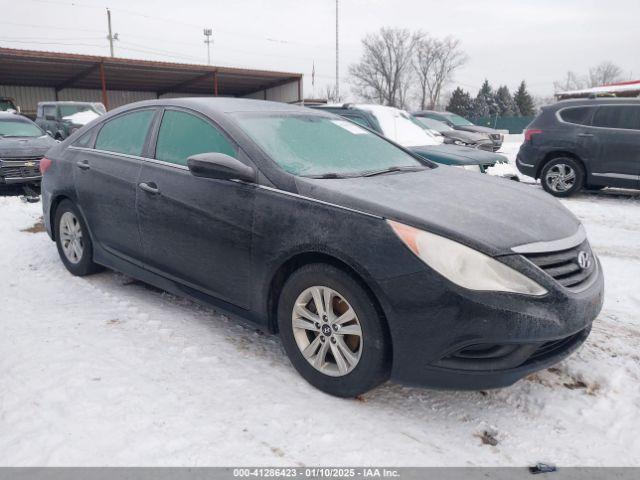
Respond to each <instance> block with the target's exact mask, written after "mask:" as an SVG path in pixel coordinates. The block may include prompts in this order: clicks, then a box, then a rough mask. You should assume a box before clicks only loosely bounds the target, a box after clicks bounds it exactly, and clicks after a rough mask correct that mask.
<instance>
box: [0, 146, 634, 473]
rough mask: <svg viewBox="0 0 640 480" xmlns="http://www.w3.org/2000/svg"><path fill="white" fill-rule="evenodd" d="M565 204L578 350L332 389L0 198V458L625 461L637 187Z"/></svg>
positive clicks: (251, 333) (630, 458)
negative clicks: (523, 374)
mask: <svg viewBox="0 0 640 480" xmlns="http://www.w3.org/2000/svg"><path fill="white" fill-rule="evenodd" d="M516 140H517V139H516ZM504 150H505V152H506V153H507V155H509V157H510V158H511V159H513V155H514V152H515V151H517V141H514V142H508V143H507V144H505V148H504ZM505 181H506V180H505ZM531 188H539V187H538V186H532V187H531ZM564 203H565V205H567V207H569V208H570V209H571V210H572V211H573V212H575V213H576V215H578V216H579V217H580V218H581V219H582V220H583V222H584V224H585V226H586V228H587V231H588V234H589V236H590V238H591V241H592V243H593V247H594V250H595V251H596V252H597V253H598V254H599V255H600V258H601V260H602V263H603V266H604V270H605V277H606V283H607V287H606V288H607V293H606V301H605V306H604V310H603V312H602V314H601V315H600V317H599V318H598V319H597V321H596V322H595V324H594V329H593V333H592V335H591V336H590V338H589V339H588V341H587V343H586V344H585V346H584V347H583V348H582V349H581V350H579V351H578V352H577V353H576V354H574V355H573V356H571V357H570V358H569V359H567V360H565V361H564V362H562V363H561V364H559V365H557V366H556V367H554V368H552V369H549V370H546V371H543V372H540V373H538V374H535V375H532V376H530V377H528V378H527V379H525V380H522V381H520V382H518V383H517V384H516V385H514V386H512V387H510V388H506V389H503V390H497V391H489V392H439V391H429V390H425V389H417V388H407V387H403V386H400V385H395V384H387V385H384V386H382V387H381V388H379V389H377V390H375V391H373V392H371V393H369V394H368V395H366V396H365V397H364V398H362V399H360V400H341V399H336V398H332V397H329V396H327V395H325V394H323V393H321V392H319V391H317V390H314V389H313V388H312V387H310V386H309V385H307V384H306V383H305V381H304V380H302V379H301V378H300V377H299V376H298V375H297V374H296V372H295V371H294V370H293V368H292V367H291V366H290V364H289V362H288V360H287V359H286V357H285V355H284V353H283V351H282V349H281V347H280V344H279V342H278V339H277V338H275V337H271V336H269V335H266V334H264V333H262V332H260V331H258V330H256V329H252V328H246V327H243V326H240V325H237V324H235V323H233V322H231V321H229V320H227V319H225V318H223V317H222V316H220V315H218V314H216V313H215V312H214V311H213V310H211V309H207V308H204V307H201V306H197V305H194V304H192V303H191V302H189V301H185V300H183V299H180V298H176V297H174V296H171V295H168V294H166V293H162V292H159V291H156V290H154V289H152V288H151V287H147V286H145V285H143V284H140V283H138V282H134V281H132V280H131V279H129V278H127V277H125V276H122V275H120V274H116V273H113V272H104V273H100V274H98V275H95V276H92V277H87V278H75V277H72V276H71V275H70V274H68V273H67V272H66V270H65V269H64V267H63V266H62V263H61V262H60V261H59V260H58V254H57V251H56V249H55V245H54V244H53V243H52V242H50V241H49V239H48V237H47V235H46V233H43V232H42V231H40V228H38V223H39V217H40V213H41V212H40V208H41V206H40V204H24V203H22V202H21V201H20V200H19V199H17V198H0V220H1V221H0V245H2V253H1V254H0V290H1V291H2V293H3V299H2V303H1V304H0V332H1V335H0V465H197V466H201V465H296V466H302V465H327V464H328V465H371V464H377V465H380V464H383V465H413V466H418V465H485V466H489V465H526V464H532V463H535V462H539V461H542V462H547V463H555V464H558V465H640V436H639V435H638V431H640V318H639V315H638V312H639V311H640V288H639V286H640V195H638V194H637V193H632V192H613V193H612V192H609V191H607V192H604V193H601V194H582V195H578V196H576V197H575V198H572V199H570V200H566V201H564ZM34 225H35V228H34ZM483 437H484V440H485V441H483ZM492 439H495V440H496V441H497V444H496V445H495V446H492V445H490V444H489V443H493V440H492ZM485 442H487V443H485Z"/></svg>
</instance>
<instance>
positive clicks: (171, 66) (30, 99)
mask: <svg viewBox="0 0 640 480" xmlns="http://www.w3.org/2000/svg"><path fill="white" fill-rule="evenodd" d="M74 92H75V93H76V95H74ZM2 95H4V96H12V97H14V98H15V99H16V101H17V103H18V104H21V103H22V104H23V105H24V107H23V109H25V107H26V110H27V111H31V110H32V109H33V110H34V109H35V103H37V101H46V100H83V101H101V102H102V103H103V104H104V105H105V107H107V109H108V108H110V107H111V108H113V107H117V106H120V105H123V104H125V103H129V102H131V101H136V100H144V99H149V98H160V97H161V96H179V95H185V96H186V95H214V96H218V95H220V96H232V97H249V98H259V99H264V100H275V101H282V102H288V103H292V102H299V101H300V100H301V99H302V74H300V73H288V72H275V71H267V70H252V69H246V68H232V67H219V66H209V65H194V64H183V63H171V62H159V61H150V60H134V59H128V58H118V57H116V58H113V57H102V56H93V55H78V54H70V53H58V52H43V51H34V50H21V49H11V48H0V96H2ZM42 97H46V98H42ZM74 97H75V98H74Z"/></svg>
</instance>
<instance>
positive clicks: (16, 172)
mask: <svg viewBox="0 0 640 480" xmlns="http://www.w3.org/2000/svg"><path fill="white" fill-rule="evenodd" d="M41 158H42V157H22V158H15V157H14V158H6V157H3V158H2V159H0V177H4V178H5V179H13V178H29V177H39V176H40V159H41Z"/></svg>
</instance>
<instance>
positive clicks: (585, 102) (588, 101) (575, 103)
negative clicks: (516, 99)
mask: <svg viewBox="0 0 640 480" xmlns="http://www.w3.org/2000/svg"><path fill="white" fill-rule="evenodd" d="M620 104H634V105H636V104H637V105H640V98H624V97H622V98H620V97H600V98H573V99H568V100H560V101H558V102H556V103H554V104H551V105H545V106H544V107H543V108H545V109H547V110H549V109H551V110H555V109H560V108H565V107H584V106H587V107H588V106H599V105H620Z"/></svg>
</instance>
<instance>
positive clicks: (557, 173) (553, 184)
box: [545, 163, 576, 193]
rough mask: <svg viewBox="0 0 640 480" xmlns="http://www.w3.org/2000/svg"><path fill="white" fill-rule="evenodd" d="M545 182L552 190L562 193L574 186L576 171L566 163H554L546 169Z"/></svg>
mask: <svg viewBox="0 0 640 480" xmlns="http://www.w3.org/2000/svg"><path fill="white" fill-rule="evenodd" d="M545 182H547V185H548V186H549V188H550V189H551V190H553V191H554V192H558V193H563V192H566V191H568V190H570V189H571V188H572V187H573V186H574V184H575V182H576V172H575V170H574V169H573V168H572V167H571V166H569V165H567V164H566V163H556V164H555V165H553V166H552V167H551V168H549V171H547V174H546V176H545Z"/></svg>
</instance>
